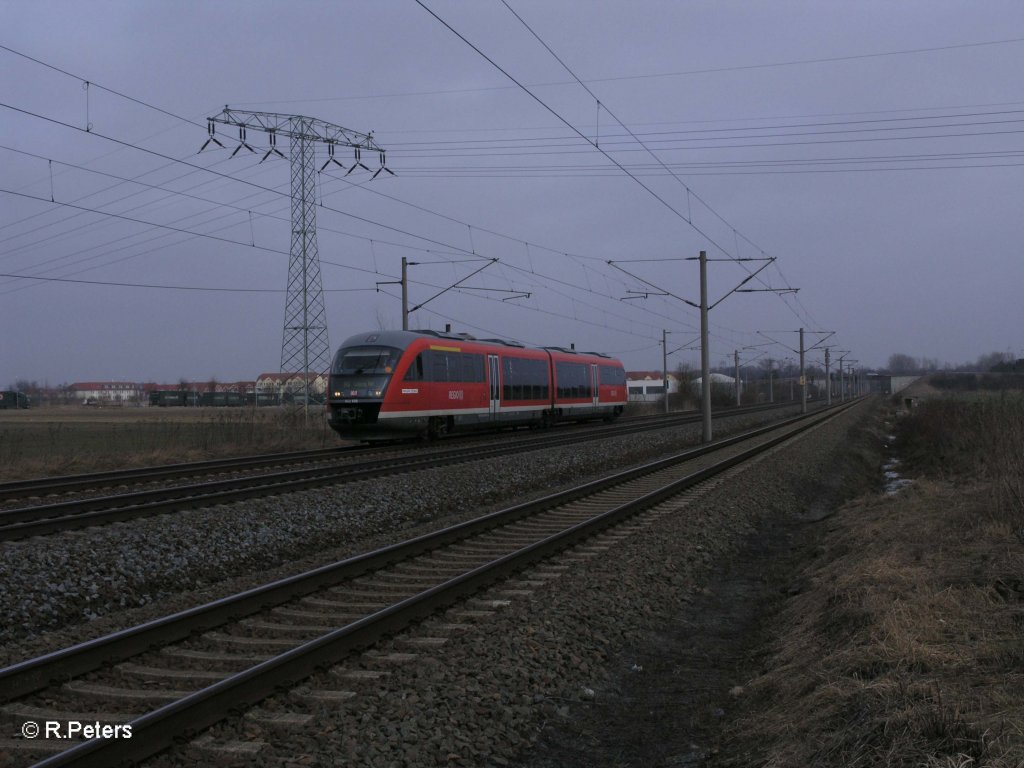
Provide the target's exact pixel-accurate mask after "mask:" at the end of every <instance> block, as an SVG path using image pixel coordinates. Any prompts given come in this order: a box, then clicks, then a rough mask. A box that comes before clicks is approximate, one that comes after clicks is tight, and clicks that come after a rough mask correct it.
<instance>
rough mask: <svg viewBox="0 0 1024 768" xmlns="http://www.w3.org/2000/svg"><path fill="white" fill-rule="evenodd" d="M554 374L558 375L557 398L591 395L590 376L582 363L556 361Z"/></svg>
mask: <svg viewBox="0 0 1024 768" xmlns="http://www.w3.org/2000/svg"><path fill="white" fill-rule="evenodd" d="M555 374H556V375H557V377H558V389H557V392H558V397H559V398H580V397H591V393H590V376H589V375H588V371H587V366H586V365H584V364H582V363H557V364H556V365H555Z"/></svg>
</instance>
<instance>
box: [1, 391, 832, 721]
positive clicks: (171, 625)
mask: <svg viewBox="0 0 1024 768" xmlns="http://www.w3.org/2000/svg"><path fill="white" fill-rule="evenodd" d="M828 413H829V414H830V415H831V414H834V413H838V409H836V408H833V409H832V411H830V412H828ZM815 416H820V413H816V414H808V415H800V416H796V417H793V418H790V419H786V420H784V421H781V422H775V423H773V424H770V425H767V426H763V427H758V428H756V429H753V430H748V431H747V432H744V433H741V434H738V435H734V436H732V437H729V438H725V439H722V440H718V441H715V442H714V443H711V444H709V445H705V446H700V447H696V448H691V449H688V450H685V451H682V452H679V453H676V454H674V455H672V456H668V457H666V458H662V459H658V460H656V461H652V462H648V463H646V464H643V465H641V466H639V467H634V468H632V469H628V470H624V471H621V472H617V473H615V474H612V475H609V476H607V477H603V478H599V479H597V480H593V481H590V482H587V483H584V484H582V485H579V486H576V487H573V488H569V489H567V490H564V491H560V492H557V493H554V494H549V495H547V496H543V497H541V498H539V499H535V500H533V501H529V502H525V503H523V504H517V505H514V506H512V507H508V508H506V509H502V510H498V511H495V512H492V513H490V514H487V515H483V516H481V517H478V518H474V519H472V520H468V521H465V522H462V523H459V524H457V525H453V526H450V527H448V528H444V529H441V530H438V531H434V532H431V533H428V534H424V535H422V536H418V537H416V538H413V539H410V540H408V541H404V542H400V543H396V544H392V545H389V546H387V547H383V548H381V549H377V550H374V551H371V552H367V553H364V554H361V555H357V556H354V557H351V558H347V559H345V560H341V561H338V562H335V563H330V564H328V565H324V566H321V567H319V568H315V569H313V570H310V571H306V572H304V573H300V574H296V575H294V576H290V577H288V578H285V579H281V580H279V581H275V582H272V583H270V584H266V585H264V586H261V587H256V588H253V589H250V590H246V591H244V592H241V593H238V594H236V595H231V596H228V597H224V598H221V599H219V600H214V601H211V602H209V603H205V604H203V605H200V606H196V607H194V608H189V609H187V610H184V611H179V612H178V613H175V614H172V615H170V616H166V617H163V618H160V619H155V620H153V621H149V622H146V623H144V624H140V625H137V626H135V627H130V628H128V629H124V630H121V631H119V632H114V633H111V634H109V635H105V636H103V637H100V638H96V639H94V640H89V641H86V642H83V643H79V644H77V645H74V646H72V647H70V648H65V649H62V650H59V651H54V652H52V653H49V654H45V655H43V656H40V657H37V658H34V659H29V660H27V661H24V662H20V663H18V664H13V665H11V666H8V667H6V668H4V669H0V690H2V691H3V693H2V694H0V701H8V700H11V699H14V698H17V697H19V696H23V695H25V694H27V693H31V692H33V691H36V690H39V689H41V688H44V687H46V686H47V685H49V684H50V683H52V682H53V681H55V680H62V679H67V678H70V677H73V676H76V675H81V674H84V673H86V672H89V671H91V670H94V669H97V668H98V667H100V666H102V665H104V664H107V663H110V662H114V661H121V660H124V659H126V658H129V657H131V656H134V655H136V654H138V653H141V652H143V651H146V650H149V649H150V648H153V647H157V646H159V645H164V644H166V643H168V642H173V641H175V640H180V639H182V638H184V637H187V636H188V635H190V634H192V633H194V632H199V631H205V630H208V629H212V628H214V627H217V626H220V625H222V624H225V623H227V622H229V621H234V620H236V619H239V618H242V617H245V616H249V615H252V614H254V613H257V612H259V611H262V610H265V609H267V608H271V607H274V606H277V605H280V604H282V603H285V602H287V601H289V600H293V599H295V598H297V597H302V596H304V595H307V594H309V593H311V592H315V591H317V590H319V589H323V588H324V587H328V586H332V585H334V584H337V583H339V582H341V581H344V580H346V579H351V578H355V577H357V576H359V575H361V574H363V573H366V572H367V571H371V570H375V569H377V568H381V567H383V566H386V565H388V564H390V563H393V562H398V561H401V560H405V559H408V558H409V557H413V556H415V555H418V554H422V553H424V552H427V551H429V550H432V549H436V548H438V547H441V546H445V545H447V544H450V543H452V542H455V541H458V540H461V539H464V538H467V537H470V536H474V535H477V534H479V533H481V532H483V531H485V530H488V529H490V528H494V527H497V526H499V525H503V524H506V523H509V522H514V521H516V520H519V519H521V518H524V517H529V516H531V515H535V514H537V513H538V512H540V511H542V510H544V509H548V508H550V507H552V506H558V505H562V504H566V503H569V502H571V501H575V500H576V499H579V498H582V497H585V496H591V495H593V494H595V493H598V492H600V491H602V490H605V489H606V488H610V487H613V486H615V485H621V484H622V483H624V482H627V481H629V480H633V479H636V478H639V477H643V476H644V475H648V474H651V473H652V472H656V471H659V470H661V469H664V468H666V467H669V466H672V465H673V464H678V463H680V462H684V461H690V460H692V459H695V458H699V457H701V456H704V455H706V454H709V453H712V452H714V451H718V450H721V449H722V448H727V447H730V446H733V445H736V444H739V443H742V442H744V441H747V440H751V439H754V438H756V437H759V436H761V435H764V434H767V433H769V432H771V431H774V430H778V429H785V428H786V427H788V426H792V425H793V424H797V423H799V422H801V421H804V420H807V419H811V418H814V417H815Z"/></svg>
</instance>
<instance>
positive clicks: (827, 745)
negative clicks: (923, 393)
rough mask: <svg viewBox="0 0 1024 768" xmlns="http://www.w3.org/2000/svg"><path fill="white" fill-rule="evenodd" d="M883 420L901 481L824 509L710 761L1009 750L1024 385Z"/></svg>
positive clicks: (842, 760)
mask: <svg viewBox="0 0 1024 768" xmlns="http://www.w3.org/2000/svg"><path fill="white" fill-rule="evenodd" d="M899 422H900V423H899V425H898V427H897V429H896V431H897V434H898V437H899V439H898V443H897V444H898V447H899V450H900V454H901V458H902V459H903V464H902V471H903V473H904V474H905V475H909V476H912V477H913V478H914V482H913V484H912V485H910V486H908V487H906V488H905V489H903V490H902V491H900V492H899V493H897V494H895V495H878V496H869V497H862V498H860V499H858V500H856V501H854V502H852V503H849V504H847V505H846V506H845V507H843V508H842V509H841V510H839V512H838V513H837V514H836V515H834V516H833V517H832V518H830V519H829V520H828V521H827V522H826V523H825V525H827V526H828V529H827V531H825V532H823V535H822V537H821V539H820V540H819V541H818V546H817V547H816V549H815V551H814V557H813V559H812V560H811V561H810V563H809V565H808V566H807V568H806V570H805V571H804V573H803V583H804V584H805V585H806V588H805V589H803V590H802V591H801V593H800V594H798V595H795V596H793V597H791V598H789V599H788V600H786V602H785V604H784V607H783V609H782V611H781V613H780V614H779V615H778V616H777V617H776V618H774V619H773V620H772V623H771V626H770V627H769V632H770V633H771V634H770V637H771V638H772V639H771V641H770V642H769V646H770V647H769V648H768V649H767V651H766V653H765V656H764V657H763V658H761V659H759V661H760V667H761V674H759V675H758V676H757V677H755V678H754V679H753V680H751V681H750V683H749V685H747V686H746V687H745V690H744V693H743V695H742V697H741V706H740V716H739V718H738V719H737V721H735V722H734V723H733V724H732V725H731V726H730V727H729V728H728V730H727V733H726V734H724V738H723V741H722V749H721V752H720V753H719V754H720V758H721V759H720V760H719V761H716V764H727V765H760V766H844V768H857V767H858V766H908V767H909V766H925V767H928V768H938V767H939V766H942V767H943V768H967V767H968V766H971V767H972V768H974V767H976V766H992V767H993V768H1009V767H1010V766H1015V767H1017V766H1024V396H1022V395H1020V394H1014V395H1012V396H1009V395H994V396H989V397H982V398H976V397H975V398H973V399H956V398H942V399H938V398H937V399H934V400H929V401H926V402H924V403H922V404H921V405H920V407H919V408H916V409H914V411H913V412H912V413H910V414H908V415H905V416H904V417H903V418H901V419H900V420H899Z"/></svg>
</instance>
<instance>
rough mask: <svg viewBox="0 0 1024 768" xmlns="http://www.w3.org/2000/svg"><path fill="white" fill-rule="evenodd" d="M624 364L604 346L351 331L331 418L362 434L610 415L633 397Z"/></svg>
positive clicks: (331, 385) (334, 373) (333, 383)
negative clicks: (586, 348) (592, 348)
mask: <svg viewBox="0 0 1024 768" xmlns="http://www.w3.org/2000/svg"><path fill="white" fill-rule="evenodd" d="M626 396H627V393H626V373H625V370H624V369H623V367H622V363H620V362H619V361H618V360H615V359H613V358H611V357H609V356H607V355H603V354H600V353H597V352H576V351H575V350H571V349H563V348H561V347H542V348H539V349H534V348H530V347H526V346H524V345H522V344H519V343H516V342H513V341H503V340H501V339H474V338H473V337H471V336H468V335H464V334H452V333H441V332H438V331H378V332H370V333H361V334H357V335H355V336H352V337H350V338H348V339H346V340H345V343H344V344H342V346H341V347H340V348H339V349H338V352H337V354H336V355H335V356H334V361H333V363H332V364H331V374H330V378H329V381H328V391H327V418H328V420H329V422H330V425H331V427H332V428H333V429H334V430H335V431H336V432H338V433H339V434H340V435H341V436H343V437H346V438H354V439H359V440H374V439H395V438H403V437H416V436H423V435H425V436H428V437H432V438H433V437H438V436H440V435H443V434H447V433H450V432H459V431H465V430H472V429H495V428H501V427H511V426H520V425H526V426H548V425H550V424H553V423H555V422H556V421H563V420H564V421H582V420H586V419H604V420H606V421H610V420H612V419H614V418H615V417H617V416H618V415H619V414H620V413H622V410H623V408H624V407H625V405H626Z"/></svg>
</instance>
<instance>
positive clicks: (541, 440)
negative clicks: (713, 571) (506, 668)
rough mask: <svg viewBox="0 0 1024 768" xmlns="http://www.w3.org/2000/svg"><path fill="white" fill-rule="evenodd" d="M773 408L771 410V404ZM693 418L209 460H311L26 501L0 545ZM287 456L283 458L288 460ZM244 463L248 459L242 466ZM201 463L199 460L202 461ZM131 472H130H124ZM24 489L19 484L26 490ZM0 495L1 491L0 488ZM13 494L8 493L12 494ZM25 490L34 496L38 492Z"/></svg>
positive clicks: (3, 521) (8, 514) (9, 519)
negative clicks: (416, 447) (411, 446)
mask: <svg viewBox="0 0 1024 768" xmlns="http://www.w3.org/2000/svg"><path fill="white" fill-rule="evenodd" d="M775 407H778V406H775ZM763 410H765V408H764V407H755V408H748V409H734V410H730V411H728V412H726V413H727V414H728V415H730V416H732V415H742V414H744V413H754V412H760V411H763ZM699 420H700V415H699V414H686V415H681V416H676V417H673V418H668V419H665V418H663V417H659V418H645V419H633V420H630V421H629V422H625V423H620V424H612V425H607V426H600V427H593V426H591V427H587V428H580V429H568V430H566V431H565V432H562V431H561V430H559V431H558V432H556V433H555V434H545V435H542V436H532V437H522V438H518V439H515V440H509V439H508V436H507V435H505V436H503V437H501V438H499V439H497V440H494V439H491V440H488V441H486V442H480V441H472V442H469V443H468V444H462V443H458V444H456V445H455V446H454V447H449V445H448V443H447V441H446V443H445V444H444V445H442V446H436V447H432V448H431V449H429V450H420V451H410V450H408V449H407V448H406V449H404V450H398V451H394V450H392V451H385V452H384V453H383V454H382V455H380V456H378V457H377V458H374V459H370V460H363V461H360V459H361V458H363V457H364V456H366V455H368V452H365V451H351V450H350V451H345V450H344V449H326V450H324V451H312V452H304V453H303V454H282V455H278V456H276V457H256V458H249V459H238V460H235V462H234V463H231V460H224V461H222V462H213V463H212V464H213V465H214V466H211V467H208V470H207V471H215V472H224V471H229V470H240V469H242V468H247V469H252V468H254V467H267V466H274V467H276V466H280V465H281V464H282V463H293V462H302V463H307V462H309V461H315V462H316V463H315V464H314V466H312V467H308V466H304V467H300V468H298V469H282V470H277V471H271V472H261V473H260V474H257V475H243V476H233V477H230V478H226V479H220V480H213V481H205V482H200V483H192V484H185V485H171V486H164V487H160V488H155V489H146V490H138V491H129V492H126V493H119V494H113V495H105V496H95V497H91V498H76V499H73V500H68V501H56V502H51V503H43V504H34V505H31V506H26V507H19V508H12V509H5V510H0V541H11V540H16V539H22V538H27V537H30V536H41V535H46V534H52V533H59V532H62V531H69V530H77V529H81V528H87V527H90V526H95V525H106V524H109V523H115V522H123V521H126V520H133V519H138V518H143V517H151V516H154V515H160V514H167V513H171V512H177V511H181V510H186V509H196V508H199V507H206V506H212V505H215V504H225V503H231V502H236V501H243V500H246V499H251V498H262V497H265V496H273V495H278V494H283V493H293V492H296V491H302V490H307V489H310V488H316V487H321V486H324V485H337V484H342V483H349V482H355V481H357V480H366V479H370V478H379V477H384V476H387V475H394V474H400V473H404V472H412V471H416V470H421V469H428V468H432V467H439V466H444V465H448V464H455V463H460V462H466V461H475V460H478V459H484V458H492V457H495V456H502V455H508V454H514V453H521V452H523V451H530V450H539V449H545V448H556V447H559V446H563V445H570V444H575V443H578V442H579V441H580V440H598V439H607V438H609V437H614V436H619V435H628V434H633V433H636V432H642V431H648V430H655V429H665V428H671V427H672V426H677V425H681V424H689V423H693V422H696V421H699ZM289 457H291V458H289ZM246 462H249V463H248V464H246ZM204 464H205V463H204ZM195 467H196V465H187V466H185V467H183V468H181V469H180V470H176V469H175V468H174V467H160V468H153V473H154V474H150V475H146V474H144V472H145V471H146V470H139V471H138V472H139V473H140V474H129V475H128V478H131V479H136V480H138V481H140V482H142V481H146V482H148V481H152V480H153V479H155V477H156V476H157V475H158V474H159V473H164V474H163V475H162V477H163V479H167V478H169V477H172V476H174V475H171V474H166V473H169V472H178V475H177V476H182V475H187V474H188V473H189V472H192V473H193V474H194V471H195V469H194V468H195ZM132 472H135V471H132ZM103 474H104V477H102V478H98V479H97V480H96V485H93V486H92V487H97V486H98V485H100V484H105V485H104V487H108V486H109V485H110V483H111V482H113V479H114V478H116V477H118V475H117V473H103ZM87 478H88V476H85V477H84V478H74V479H68V480H69V483H68V486H67V487H74V488H84V487H85V486H84V485H82V483H85V482H88V481H87ZM27 487H28V486H26V488H27ZM0 490H2V489H0ZM12 492H13V491H12ZM25 492H28V493H32V494H33V495H34V494H37V493H38V492H39V490H38V488H35V489H33V490H31V491H25Z"/></svg>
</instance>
